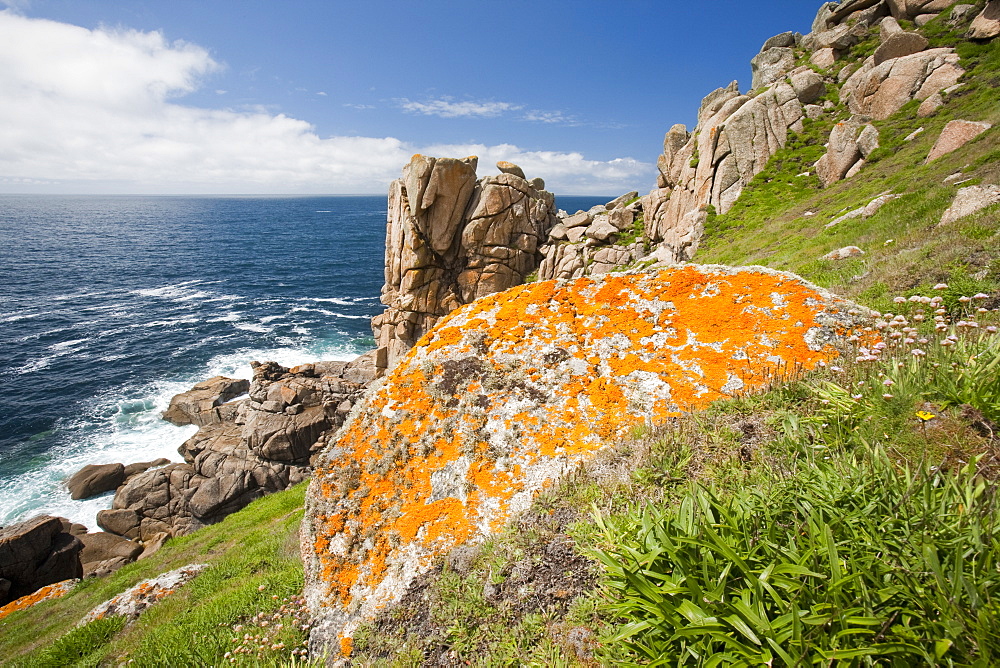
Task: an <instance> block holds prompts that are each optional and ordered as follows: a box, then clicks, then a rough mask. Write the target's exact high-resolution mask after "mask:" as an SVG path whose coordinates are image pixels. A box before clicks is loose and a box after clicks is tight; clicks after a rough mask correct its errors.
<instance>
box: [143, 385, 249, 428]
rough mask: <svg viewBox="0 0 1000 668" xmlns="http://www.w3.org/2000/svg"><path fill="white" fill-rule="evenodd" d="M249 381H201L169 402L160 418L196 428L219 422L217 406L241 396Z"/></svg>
mask: <svg viewBox="0 0 1000 668" xmlns="http://www.w3.org/2000/svg"><path fill="white" fill-rule="evenodd" d="M248 389H250V381H248V380H245V379H237V378H226V377H224V376H216V377H214V378H209V379H208V380H205V381H202V382H200V383H198V384H197V385H195V386H194V387H192V388H191V389H190V390H188V391H187V392H181V393H180V394H178V395H176V396H175V397H174V398H173V399H171V400H170V406H169V407H168V408H167V410H165V411H164V412H163V416H162V417H163V419H164V420H166V421H168V422H172V423H174V424H176V425H186V424H194V425H198V426H199V427H201V426H204V425H206V424H215V423H218V422H222V421H223V416H222V415H221V414H220V412H219V407H220V406H221V405H222V404H224V403H225V402H227V401H229V400H230V399H233V398H235V397H238V396H239V395H241V394H245V393H246V391H247V390H248Z"/></svg>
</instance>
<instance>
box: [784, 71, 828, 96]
mask: <svg viewBox="0 0 1000 668" xmlns="http://www.w3.org/2000/svg"><path fill="white" fill-rule="evenodd" d="M789 83H790V84H791V86H792V89H793V90H794V91H795V95H796V96H798V98H799V102H801V103H802V104H811V103H813V102H815V101H816V100H818V99H819V98H820V96H822V95H823V93H825V92H826V84H824V83H823V77H821V76H820V75H819V74H817V73H816V72H813V71H812V70H810V69H805V70H803V71H801V72H796V73H795V74H793V75H792V76H791V78H790V79H789Z"/></svg>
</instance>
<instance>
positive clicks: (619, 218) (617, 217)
mask: <svg viewBox="0 0 1000 668" xmlns="http://www.w3.org/2000/svg"><path fill="white" fill-rule="evenodd" d="M608 221H609V222H610V223H611V224H612V225H614V226H615V229H616V230H627V229H629V228H630V227H632V223H633V222H635V212H634V211H632V210H631V209H627V208H624V207H622V208H618V209H612V210H611V211H610V212H608Z"/></svg>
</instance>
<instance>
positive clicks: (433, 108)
mask: <svg viewBox="0 0 1000 668" xmlns="http://www.w3.org/2000/svg"><path fill="white" fill-rule="evenodd" d="M396 102H397V103H398V104H399V106H400V108H402V109H403V110H404V111H409V112H412V113H415V114H423V115H425V116H440V117H441V118H463V117H476V116H478V117H480V118H492V117H494V116H499V115H500V114H502V113H504V112H505V111H517V110H518V109H521V107H520V106H519V105H516V104H512V103H510V102H474V101H472V100H465V101H459V102H456V101H455V100H454V99H453V98H450V97H442V98H440V99H437V100H428V101H426V102H413V101H411V100H408V99H406V98H400V99H398V100H396Z"/></svg>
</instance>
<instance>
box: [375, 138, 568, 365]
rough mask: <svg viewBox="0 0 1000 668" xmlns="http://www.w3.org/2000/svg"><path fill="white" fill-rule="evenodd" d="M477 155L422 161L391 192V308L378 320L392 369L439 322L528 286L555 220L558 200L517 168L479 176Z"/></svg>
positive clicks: (385, 297)
mask: <svg viewBox="0 0 1000 668" xmlns="http://www.w3.org/2000/svg"><path fill="white" fill-rule="evenodd" d="M477 163H478V158H475V157H469V158H463V159H460V160H459V159H453V158H431V157H427V156H422V155H415V156H413V159H412V160H411V161H410V163H409V164H408V165H407V166H406V167H404V168H403V178H401V179H399V180H397V181H394V182H393V183H392V185H391V186H390V189H389V212H388V223H387V226H386V250H385V260H386V262H385V267H386V269H385V285H384V286H383V288H382V303H383V304H385V305H386V306H387V307H388V309H387V310H386V311H385V312H384V313H382V314H381V315H379V316H377V317H375V318H374V319H373V320H372V330H373V332H374V333H375V339H376V341H377V342H378V347H379V351H380V357H379V363H380V364H381V365H382V367H383V368H385V367H391V366H392V365H393V364H395V362H396V360H398V359H399V358H400V357H401V356H402V355H403V354H405V353H406V351H407V350H408V349H409V348H410V347H411V346H412V345H413V344H414V343H415V342H416V341H417V340H418V339H419V338H420V337H421V336H423V335H424V334H425V333H426V332H427V331H429V330H430V328H431V327H433V326H434V323H436V322H437V320H438V319H439V318H441V317H442V316H444V315H447V314H448V313H450V312H451V311H452V310H453V309H455V308H457V307H458V306H461V305H462V304H468V303H470V302H472V301H475V300H476V299H478V298H479V297H482V296H484V295H488V294H492V293H494V292H498V291H500V290H505V289H507V288H509V287H511V286H513V285H518V284H520V283H522V282H523V281H524V277H525V276H527V275H528V274H530V273H532V272H533V271H535V269H537V267H538V264H539V262H540V261H541V256H540V254H539V253H538V246H539V245H540V244H541V242H542V241H544V239H545V236H546V235H547V234H548V231H549V230H550V229H551V228H552V227H553V226H554V225H555V224H556V220H555V197H554V196H553V195H552V194H551V193H549V192H547V191H545V190H542V189H541V185H542V184H541V183H540V182H539V181H538V180H533V181H527V180H525V178H524V174H523V171H522V170H521V169H520V167H518V166H517V165H513V164H511V163H500V164H499V165H498V167H499V168H500V169H501V171H502V172H503V173H501V174H500V175H499V176H492V177H484V178H483V179H480V180H478V181H477V180H476V165H477Z"/></svg>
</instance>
